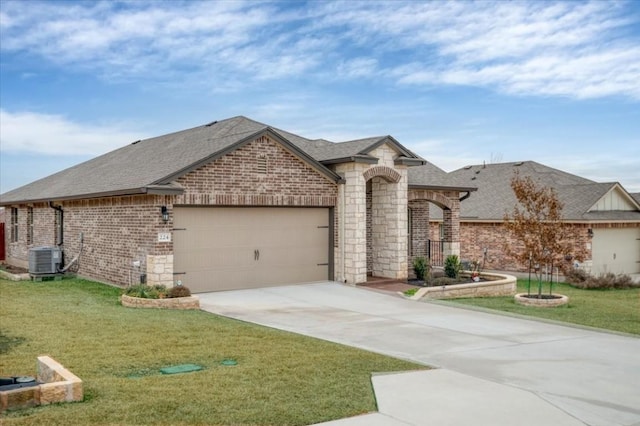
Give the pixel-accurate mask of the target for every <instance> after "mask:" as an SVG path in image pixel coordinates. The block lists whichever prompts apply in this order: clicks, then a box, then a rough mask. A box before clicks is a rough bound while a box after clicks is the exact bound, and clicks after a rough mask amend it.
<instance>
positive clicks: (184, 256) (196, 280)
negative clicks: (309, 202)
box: [174, 207, 330, 292]
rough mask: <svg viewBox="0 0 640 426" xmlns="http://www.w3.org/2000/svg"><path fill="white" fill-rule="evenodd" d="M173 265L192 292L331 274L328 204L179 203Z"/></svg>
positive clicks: (315, 277)
mask: <svg viewBox="0 0 640 426" xmlns="http://www.w3.org/2000/svg"><path fill="white" fill-rule="evenodd" d="M174 214H175V227H176V228H177V229H184V230H183V231H176V233H175V238H174V270H175V271H176V272H185V273H186V274H185V275H183V276H184V277H185V278H184V279H183V280H182V281H183V283H184V284H185V285H187V286H189V287H190V288H191V290H192V291H193V292H203V291H217V290H230V289H237V288H256V287H262V286H271V285H278V284H293V283H299V282H310V281H322V280H326V279H328V278H329V266H328V264H329V241H330V238H329V232H330V227H329V210H328V209H326V208H310V209H307V208H229V207H216V208H187V207H177V208H175V213H174Z"/></svg>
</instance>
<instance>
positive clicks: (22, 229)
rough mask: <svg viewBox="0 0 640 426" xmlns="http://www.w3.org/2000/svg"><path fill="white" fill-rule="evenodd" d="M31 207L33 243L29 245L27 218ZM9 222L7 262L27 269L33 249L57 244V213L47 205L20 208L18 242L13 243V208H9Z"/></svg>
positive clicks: (31, 205)
mask: <svg viewBox="0 0 640 426" xmlns="http://www.w3.org/2000/svg"><path fill="white" fill-rule="evenodd" d="M29 207H32V208H33V241H32V242H31V244H27V216H28V213H27V212H28V209H29ZM6 211H7V212H8V214H7V217H8V219H9V220H8V222H7V223H6V227H5V244H6V245H5V247H6V257H7V261H11V260H15V262H13V263H14V264H16V265H18V266H22V267H24V268H26V267H27V266H28V262H29V249H30V248H32V247H41V246H52V245H54V244H55V230H54V228H53V227H52V226H51V227H50V226H49V224H50V223H53V220H54V217H55V211H54V210H53V209H52V208H50V207H49V206H48V205H47V204H44V203H36V204H29V205H28V206H27V205H20V206H18V241H17V242H15V243H12V242H11V220H10V219H11V207H7V208H6Z"/></svg>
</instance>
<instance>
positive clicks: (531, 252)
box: [504, 172, 585, 294]
mask: <svg viewBox="0 0 640 426" xmlns="http://www.w3.org/2000/svg"><path fill="white" fill-rule="evenodd" d="M511 188H512V189H513V192H514V194H515V196H516V199H517V200H518V204H516V205H515V206H514V207H513V212H512V213H511V214H508V213H507V214H505V216H504V221H505V227H506V229H507V230H508V231H509V232H511V234H512V235H513V236H514V237H515V239H516V240H517V241H518V242H519V243H520V245H519V246H518V247H514V246H512V245H509V244H507V245H506V247H505V249H506V252H507V253H508V254H509V255H510V256H512V257H513V258H515V259H516V260H517V261H519V262H520V263H521V264H523V265H538V266H539V271H537V272H536V274H537V273H538V272H541V269H542V268H541V267H542V265H546V266H547V267H550V268H554V267H560V268H562V267H563V266H565V265H567V262H566V259H567V258H570V259H575V260H579V261H582V260H583V258H584V254H585V253H584V247H583V246H582V245H580V244H579V243H578V241H579V238H578V229H576V228H575V227H572V226H570V225H568V224H567V223H566V222H564V221H563V217H562V208H563V205H562V203H561V202H560V200H558V195H557V193H556V191H555V190H554V189H553V188H550V187H545V186H542V185H539V184H537V183H536V182H534V180H533V179H531V178H530V177H529V176H524V177H522V176H520V175H519V174H518V173H517V172H516V173H514V175H513V177H512V179H511ZM538 278H539V283H540V284H539V286H538V292H539V294H541V293H542V285H541V276H538ZM551 291H552V289H551V288H550V290H549V292H551Z"/></svg>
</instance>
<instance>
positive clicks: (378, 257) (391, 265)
mask: <svg viewBox="0 0 640 426" xmlns="http://www.w3.org/2000/svg"><path fill="white" fill-rule="evenodd" d="M396 171H398V172H400V173H401V176H402V177H401V179H400V181H399V182H397V183H393V182H387V181H386V180H384V179H383V178H381V177H374V178H373V179H372V233H371V234H372V239H373V244H372V247H373V257H372V258H373V268H372V270H373V275H375V276H378V277H387V278H396V279H406V278H407V271H408V270H407V249H408V247H407V172H406V169H404V170H402V169H396Z"/></svg>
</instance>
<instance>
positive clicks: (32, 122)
mask: <svg viewBox="0 0 640 426" xmlns="http://www.w3.org/2000/svg"><path fill="white" fill-rule="evenodd" d="M0 123H2V127H1V128H0V148H1V150H2V152H22V153H39V154H46V155H53V156H56V155H59V156H69V155H92V156H93V155H98V154H103V153H105V152H108V151H111V150H113V149H116V148H119V147H121V146H124V145H126V144H127V143H130V142H133V141H136V140H139V139H142V138H143V137H144V136H143V135H142V134H141V133H136V132H131V131H129V130H125V129H123V128H122V127H121V126H118V125H87V124H80V123H75V122H73V121H71V120H68V119H67V118H65V117H62V116H59V115H49V114H40V113H34V112H17V113H14V112H9V111H5V110H0Z"/></svg>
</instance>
